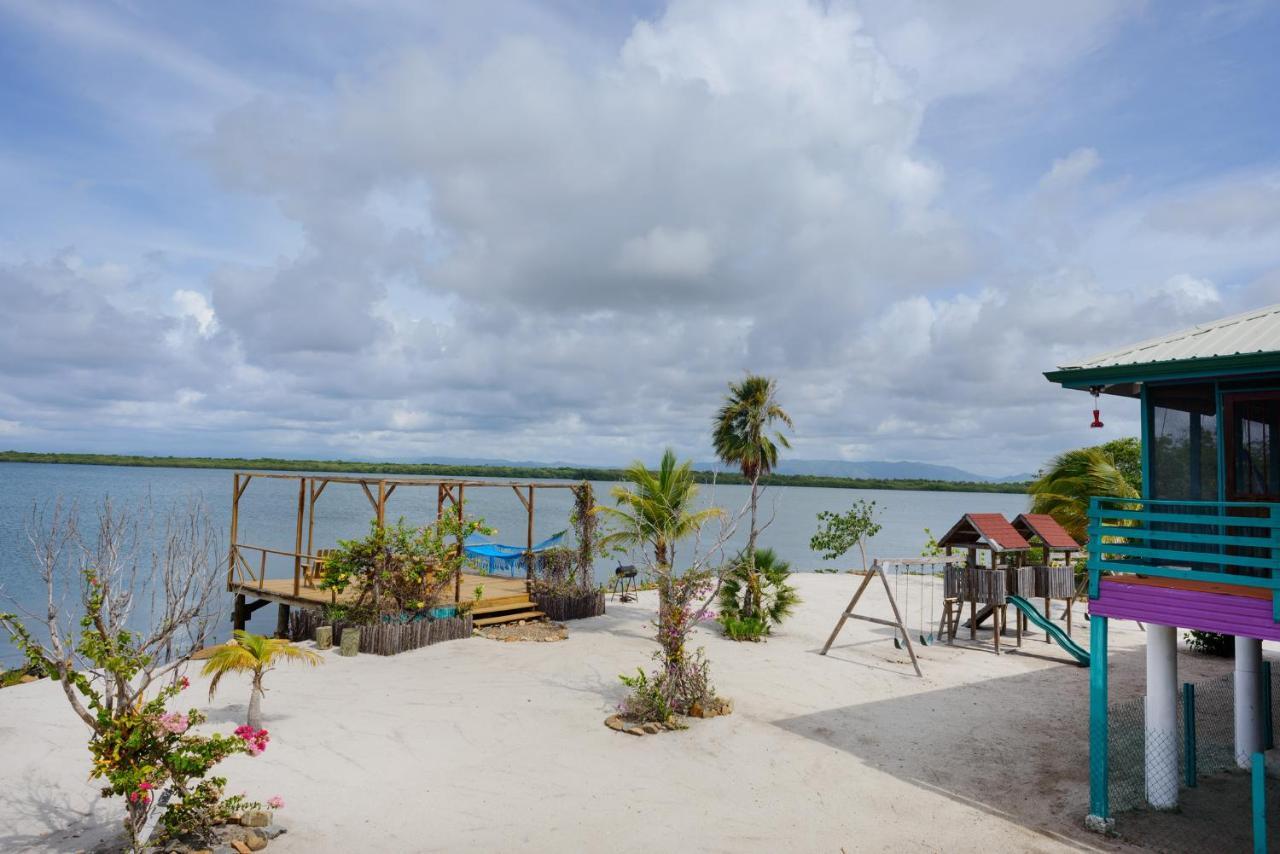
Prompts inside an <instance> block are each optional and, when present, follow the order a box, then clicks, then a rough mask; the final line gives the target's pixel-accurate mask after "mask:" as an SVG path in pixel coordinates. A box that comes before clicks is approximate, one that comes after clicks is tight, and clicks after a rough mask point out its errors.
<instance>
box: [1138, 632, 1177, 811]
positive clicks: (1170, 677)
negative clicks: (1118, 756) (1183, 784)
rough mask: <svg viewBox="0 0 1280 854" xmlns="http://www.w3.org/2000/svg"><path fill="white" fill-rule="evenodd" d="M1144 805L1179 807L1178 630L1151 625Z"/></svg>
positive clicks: (1167, 807) (1149, 635) (1148, 654)
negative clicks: (1145, 802)
mask: <svg viewBox="0 0 1280 854" xmlns="http://www.w3.org/2000/svg"><path fill="white" fill-rule="evenodd" d="M1146 760H1147V762H1146V780H1147V803H1149V804H1151V806H1153V807H1155V808H1156V809H1162V810H1168V809H1173V808H1174V807H1176V806H1177V805H1178V782H1179V781H1178V630H1177V629H1176V628H1174V627H1173V626H1156V625H1152V626H1151V627H1150V628H1149V630H1148V631H1147V697H1146Z"/></svg>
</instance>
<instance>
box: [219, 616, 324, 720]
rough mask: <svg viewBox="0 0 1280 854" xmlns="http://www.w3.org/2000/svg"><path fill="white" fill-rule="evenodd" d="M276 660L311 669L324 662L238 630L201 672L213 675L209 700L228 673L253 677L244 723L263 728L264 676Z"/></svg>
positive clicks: (299, 649) (303, 651) (311, 653)
mask: <svg viewBox="0 0 1280 854" xmlns="http://www.w3.org/2000/svg"><path fill="white" fill-rule="evenodd" d="M277 660H283V661H303V662H306V663H307V664H310V665H311V666H313V667H314V666H315V665H317V664H320V663H321V661H322V659H321V658H320V656H319V654H317V653H316V652H314V651H312V650H309V649H303V648H302V647H300V646H294V645H293V644H291V643H289V642H288V641H287V640H284V639H283V638H268V637H264V636H262V635H255V634H250V633H249V632H245V631H241V630H239V629H237V630H236V631H235V633H234V637H233V639H232V640H231V641H230V642H229V643H227V644H225V645H224V646H222V647H220V648H219V649H218V651H217V652H215V653H214V654H213V655H211V656H209V659H208V660H207V661H206V662H205V663H204V669H203V670H202V671H201V672H202V673H203V674H204V675H205V676H208V675H210V674H212V675H213V681H212V682H210V683H209V699H210V700H212V699H213V695H214V694H215V693H217V690H218V683H219V682H221V681H222V677H223V676H225V675H227V674H228V673H251V674H253V692H252V693H251V694H250V695H249V716H248V720H246V721H245V723H247V724H248V725H249V726H251V727H253V728H254V729H261V728H262V695H263V693H264V691H265V690H266V689H264V688H263V687H262V677H263V676H266V675H267V672H268V671H270V670H272V669H273V668H274V667H275V664H276V661H277Z"/></svg>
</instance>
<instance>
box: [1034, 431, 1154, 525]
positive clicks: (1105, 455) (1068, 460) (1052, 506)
mask: <svg viewBox="0 0 1280 854" xmlns="http://www.w3.org/2000/svg"><path fill="white" fill-rule="evenodd" d="M1140 453H1141V446H1140V445H1139V443H1138V440H1137V439H1121V440H1116V441H1115V442H1108V443H1107V444H1105V445H1097V446H1095V447H1092V448H1078V449H1076V450H1074V451H1067V452H1066V453H1063V454H1059V455H1058V456H1057V457H1055V458H1054V459H1053V461H1052V462H1051V463H1050V464H1049V470H1048V471H1046V472H1044V473H1043V474H1041V475H1040V477H1038V478H1036V480H1035V481H1034V482H1033V483H1032V484H1031V485H1030V486H1029V487H1028V488H1027V491H1028V492H1029V493H1030V494H1031V512H1032V513H1048V514H1049V515H1050V516H1052V517H1053V518H1054V519H1056V520H1057V522H1058V524H1060V525H1061V526H1062V527H1063V528H1065V529H1066V530H1067V532H1068V533H1069V534H1071V536H1072V537H1074V538H1075V539H1076V542H1079V543H1083V542H1085V541H1086V540H1087V539H1088V527H1089V499H1090V498H1092V497H1094V496H1095V495H1103V496H1110V497H1114V498H1137V497H1138V496H1139V495H1140V491H1141V489H1142V480H1141V464H1140V462H1139V463H1138V466H1137V470H1136V477H1137V481H1136V482H1135V481H1134V477H1135V469H1134V456H1135V454H1140Z"/></svg>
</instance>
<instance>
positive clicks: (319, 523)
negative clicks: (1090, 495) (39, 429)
mask: <svg viewBox="0 0 1280 854" xmlns="http://www.w3.org/2000/svg"><path fill="white" fill-rule="evenodd" d="M614 485H615V484H613V483H596V484H595V489H596V497H597V500H600V501H603V500H605V499H606V497H607V496H608V493H609V490H610V488H612V487H613V486H614ZM297 489H298V487H297V483H296V481H286V480H273V479H270V478H259V479H256V480H254V481H253V482H252V483H251V484H250V485H249V487H248V489H247V490H246V492H245V495H244V498H243V499H242V501H241V505H240V534H239V538H240V542H242V543H252V544H255V545H262V546H268V547H271V548H278V549H282V550H292V548H293V540H294V524H295V513H296V507H297V495H298V492H297ZM748 493H749V490H748V488H747V487H745V486H736V485H735V486H723V485H717V486H712V485H704V486H702V493H701V499H700V500H701V501H702V503H703V504H706V505H713V504H714V505H718V506H720V507H723V508H725V509H726V510H727V511H729V512H730V513H736V512H737V511H739V510H741V509H742V508H743V507H744V506H745V504H746V501H747V496H748ZM105 496H110V497H111V499H112V501H113V502H116V503H118V504H124V505H136V504H137V503H139V502H141V501H143V500H145V499H147V498H148V497H149V498H150V500H151V501H152V502H153V504H154V505H155V507H156V509H157V510H159V511H164V510H167V509H168V508H170V507H175V506H179V505H183V504H185V503H186V502H187V501H189V500H191V499H193V498H199V499H202V500H203V501H204V502H205V503H206V505H207V506H208V508H209V512H210V515H211V518H212V521H213V524H214V526H215V529H216V530H217V531H218V532H219V535H220V537H221V540H222V544H223V545H222V555H221V556H220V557H221V558H222V559H225V545H226V538H227V536H228V533H229V527H230V519H231V472H230V471H225V470H214V469H182V468H126V467H116V466H77V465H41V464H31V463H0V595H3V596H5V597H7V598H8V599H9V600H17V601H18V603H20V604H21V605H23V606H24V607H27V608H34V607H37V606H38V605H39V603H40V602H41V601H42V598H43V591H42V590H41V589H39V587H38V583H37V582H36V580H35V579H34V577H33V575H32V573H31V571H30V560H29V555H30V547H29V545H28V543H27V537H26V527H27V521H28V519H29V518H30V515H31V509H32V506H33V504H42V503H46V502H51V501H53V500H55V499H57V498H59V497H61V498H62V499H63V500H64V501H75V502H77V503H78V504H79V506H80V507H81V509H82V516H84V517H86V521H87V520H88V518H91V517H92V513H93V510H94V507H95V506H96V505H97V504H98V502H100V501H101V500H102V499H103V497H105ZM860 498H863V499H866V500H868V501H875V502H876V504H877V505H878V507H879V508H880V511H881V512H880V517H879V518H880V521H881V524H882V525H883V530H881V532H880V533H879V534H877V535H876V537H875V538H874V539H873V540H872V541H871V547H870V549H869V550H868V553H869V555H871V556H877V555H878V556H881V557H908V556H913V555H918V554H919V553H920V549H921V547H922V546H923V545H924V529H925V528H930V529H931V530H932V531H933V532H934V533H935V534H939V535H940V534H941V533H942V532H944V531H946V530H947V528H949V527H950V526H951V525H952V524H953V523H954V522H955V521H956V520H957V519H958V518H959V517H960V516H961V514H963V513H966V512H1000V513H1004V514H1005V515H1006V516H1008V517H1010V518H1012V517H1013V516H1015V515H1017V514H1018V513H1021V512H1023V511H1025V510H1026V509H1027V499H1026V497H1025V496H1022V495H1008V494H993V493H969V492H909V491H897V490H855V489H817V488H807V487H770V488H769V489H767V490H765V492H764V497H763V500H762V504H761V516H762V518H763V519H769V518H770V517H771V516H772V519H773V521H772V523H771V524H770V525H769V527H768V528H766V529H765V531H764V532H763V533H762V534H761V535H760V544H761V545H763V546H769V547H772V548H773V549H775V550H776V551H777V552H778V553H779V554H780V555H781V556H782V557H783V558H784V559H786V560H789V561H791V563H792V566H793V568H794V569H796V570H812V569H815V568H819V567H829V566H835V567H840V568H848V567H852V566H855V565H857V562H858V557H857V554H856V552H855V553H852V554H850V555H846V556H845V558H843V559H842V560H839V561H824V560H823V559H822V558H821V557H819V556H818V555H817V554H815V553H813V552H811V551H810V550H809V538H810V537H811V536H812V535H813V533H814V530H815V528H816V525H817V523H816V520H815V517H816V516H817V514H818V512H819V511H821V510H835V511H840V510H845V509H847V508H848V507H849V506H850V505H851V504H852V503H853V502H854V501H856V500H857V499H860ZM435 501H436V498H435V489H434V488H430V487H428V488H420V489H419V488H409V487H401V488H399V489H398V490H397V491H396V493H395V495H393V496H392V498H391V499H390V501H389V502H388V518H396V517H397V516H403V517H405V519H406V520H408V521H410V522H413V521H424V520H427V519H432V518H434V517H435V509H436V508H435ZM572 501H573V498H572V493H571V492H570V491H569V490H567V489H566V490H556V489H548V490H540V491H539V492H538V495H537V504H536V514H535V519H534V538H535V540H541V539H543V538H545V537H548V536H551V535H552V534H554V533H555V532H557V531H560V530H563V529H564V528H566V527H568V526H569V522H568V519H569V511H570V508H571V505H572ZM370 513H371V508H370V506H369V503H368V501H367V500H366V498H365V496H364V493H363V491H362V490H361V489H360V488H359V486H357V485H355V484H341V483H332V484H330V485H329V486H328V488H327V489H326V490H325V492H324V494H323V495H322V496H321V498H320V499H319V501H317V502H316V527H315V548H325V547H327V546H332V545H334V544H335V543H336V541H337V540H338V539H339V538H341V539H348V538H351V537H355V536H359V535H361V534H363V533H365V532H366V531H367V530H368V525H369V520H370ZM467 513H468V515H469V516H482V517H484V519H485V520H486V521H487V522H488V523H489V524H490V525H492V526H493V527H495V528H497V529H498V535H497V537H495V539H496V540H497V541H498V542H502V543H511V544H515V545H520V544H523V543H524V536H525V534H524V532H525V515H524V508H523V506H522V505H521V504H520V502H519V500H518V499H517V498H516V496H515V494H514V493H512V491H511V490H509V489H505V488H503V489H497V488H495V489H487V488H477V489H472V490H468V492H467ZM745 529H746V521H745V518H744V519H743V521H742V522H741V523H740V524H739V526H738V531H737V533H736V534H735V536H734V537H733V538H732V539H731V540H730V541H729V544H728V548H729V549H730V550H732V549H734V548H736V547H740V546H742V545H744V544H745V542H746V530H745ZM709 539H711V535H710V534H708V535H705V536H704V540H709ZM692 545H693V544H692V543H685V544H683V545H682V546H681V549H682V551H683V553H684V554H685V555H687V554H688V552H689V550H690V548H692ZM679 554H680V553H679V552H678V553H677V559H678V558H679ZM615 564H616V561H601V562H600V563H599V564H598V565H597V567H596V572H597V575H598V576H599V577H600V578H601V579H602V580H603V579H605V578H607V577H608V576H609V575H610V574H611V573H612V569H613V566H614V565H615ZM291 571H292V562H291V561H285V562H282V563H279V564H277V565H276V566H275V567H274V568H273V569H269V577H270V576H273V575H279V576H281V577H285V576H287V575H289V574H290V573H291ZM10 605H11V603H10V602H8V601H0V610H12V608H11V607H10ZM226 611H227V613H228V615H229V614H230V597H229V596H228V601H227V603H226ZM274 619H275V612H274V609H272V608H263V609H262V610H261V611H259V612H258V613H257V614H256V615H255V621H254V623H253V624H252V625H251V626H250V628H251V629H252V630H255V631H260V632H261V631H270V630H273V629H274V625H275V624H274V622H273V621H274ZM229 625H230V624H229V621H228V623H227V624H226V627H225V630H226V631H229ZM16 660H17V656H16V654H15V653H14V651H13V649H12V648H11V647H9V646H8V643H7V640H5V639H0V663H5V664H12V663H13V662H15V661H16Z"/></svg>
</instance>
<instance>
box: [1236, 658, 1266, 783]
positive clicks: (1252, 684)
mask: <svg viewBox="0 0 1280 854" xmlns="http://www.w3.org/2000/svg"><path fill="white" fill-rule="evenodd" d="M1261 673H1262V641H1260V640H1257V639H1256V638H1242V637H1237V638H1236V670H1235V689H1236V690H1235V693H1236V764H1237V765H1238V766H1240V767H1241V768H1245V769H1248V768H1249V767H1250V764H1249V763H1250V759H1251V757H1252V756H1253V753H1254V751H1257V750H1262V715H1261V713H1260V712H1259V709H1258V688H1259V679H1260V677H1261Z"/></svg>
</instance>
